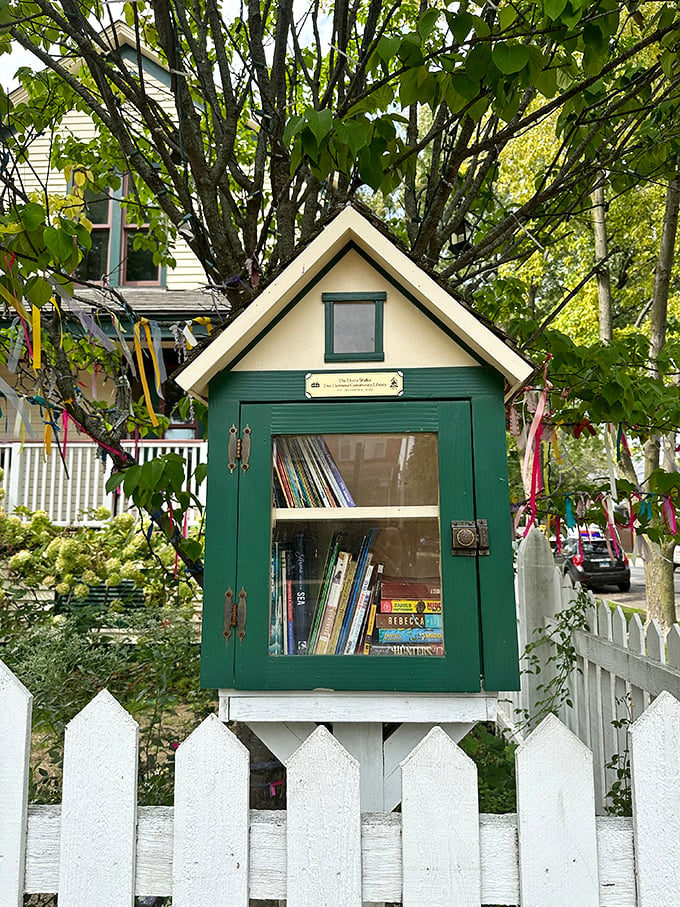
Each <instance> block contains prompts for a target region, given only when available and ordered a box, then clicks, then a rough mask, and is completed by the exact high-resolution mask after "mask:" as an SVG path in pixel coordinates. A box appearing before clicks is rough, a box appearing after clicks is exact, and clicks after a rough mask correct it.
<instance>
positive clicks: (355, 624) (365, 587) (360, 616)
mask: <svg viewBox="0 0 680 907" xmlns="http://www.w3.org/2000/svg"><path fill="white" fill-rule="evenodd" d="M370 557H371V555H369V558H370ZM373 570H374V567H373V564H367V565H366V570H365V571H364V580H363V582H362V584H361V590H360V591H359V596H358V599H357V606H356V609H355V611H354V617H353V618H352V623H351V626H350V627H349V630H348V631H347V640H346V642H345V646H344V648H343V650H342V654H343V655H354V653H355V651H356V648H357V642H358V639H359V633H360V631H361V627H362V626H363V623H364V615H365V613H366V608H367V606H368V602H369V599H370V597H371V589H370V583H371V577H372V575H373Z"/></svg>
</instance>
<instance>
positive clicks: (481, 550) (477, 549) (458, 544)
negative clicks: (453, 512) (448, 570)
mask: <svg viewBox="0 0 680 907" xmlns="http://www.w3.org/2000/svg"><path fill="white" fill-rule="evenodd" d="M488 553H489V526H488V524H487V521H486V520H453V521H452V522H451V554H453V555H455V556H457V557H475V556H476V555H480V556H483V555H486V554H488Z"/></svg>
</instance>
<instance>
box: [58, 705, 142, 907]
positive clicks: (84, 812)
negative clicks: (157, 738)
mask: <svg viewBox="0 0 680 907" xmlns="http://www.w3.org/2000/svg"><path fill="white" fill-rule="evenodd" d="M137 738H138V727H137V723H136V721H134V720H133V718H132V717H131V716H130V715H128V713H127V712H126V711H125V709H123V708H122V706H120V705H119V704H118V703H117V702H116V700H115V699H114V698H113V696H111V694H110V693H109V692H108V691H107V690H103V691H102V692H101V693H99V694H98V695H97V696H95V698H94V699H93V700H92V702H90V703H89V705H87V706H86V707H85V708H84V709H83V710H82V712H80V713H79V714H78V715H76V717H75V718H74V719H73V720H72V721H70V722H69V724H68V725H67V727H66V739H65V741H64V783H63V794H62V812H61V858H60V866H59V907H84V905H86V904H87V905H89V904H92V905H94V904H96V905H97V907H125V905H130V907H131V905H132V904H133V903H134V894H135V843H136V833H137V828H136V825H137Z"/></svg>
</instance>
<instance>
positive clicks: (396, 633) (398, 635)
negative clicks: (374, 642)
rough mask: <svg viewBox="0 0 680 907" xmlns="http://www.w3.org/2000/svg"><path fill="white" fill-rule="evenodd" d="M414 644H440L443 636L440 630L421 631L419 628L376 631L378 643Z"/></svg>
mask: <svg viewBox="0 0 680 907" xmlns="http://www.w3.org/2000/svg"><path fill="white" fill-rule="evenodd" d="M386 642H391V643H400V642H405V643H414V642H430V643H442V642H443V636H442V631H441V630H423V629H421V628H420V627H412V628H411V629H409V630H406V629H402V630H397V629H388V630H378V643H386Z"/></svg>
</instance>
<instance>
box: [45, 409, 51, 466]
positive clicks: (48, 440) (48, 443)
mask: <svg viewBox="0 0 680 907" xmlns="http://www.w3.org/2000/svg"><path fill="white" fill-rule="evenodd" d="M47 418H48V419H51V418H52V414H51V413H50V410H49V409H48V410H47ZM51 453H52V426H51V425H50V424H49V423H47V424H46V425H45V451H44V456H43V459H44V460H47V458H48V457H49V456H50V454H51Z"/></svg>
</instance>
